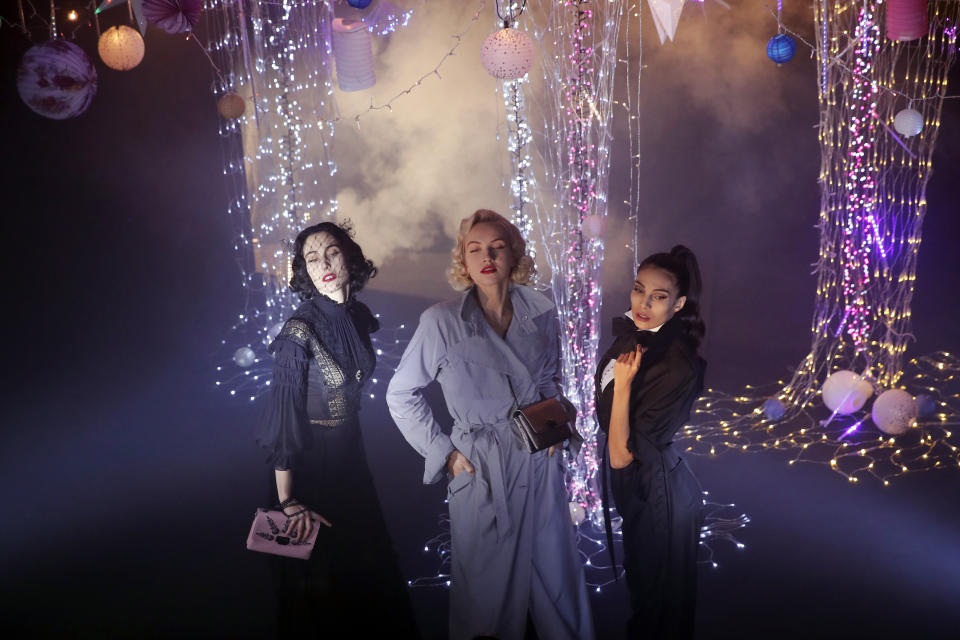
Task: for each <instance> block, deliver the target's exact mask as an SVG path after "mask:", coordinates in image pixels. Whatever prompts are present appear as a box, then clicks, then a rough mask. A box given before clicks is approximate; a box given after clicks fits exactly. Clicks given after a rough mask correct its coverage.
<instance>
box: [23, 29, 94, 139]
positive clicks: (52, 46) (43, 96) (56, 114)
mask: <svg viewBox="0 0 960 640" xmlns="http://www.w3.org/2000/svg"><path fill="white" fill-rule="evenodd" d="M96 92H97V70H96V69H95V68H94V67H93V63H92V62H90V58H88V57H87V54H85V53H84V52H83V49H81V48H80V47H78V46H77V45H75V44H73V43H72V42H66V41H65V40H56V39H55V40H48V41H47V42H44V43H43V44H38V45H36V46H34V47H30V49H28V50H27V52H26V53H25V54H24V55H23V60H21V61H20V67H19V68H18V69H17V93H19V94H20V98H21V99H22V100H23V102H24V103H25V104H26V105H27V106H28V107H30V109H32V110H33V111H34V112H36V113H38V114H40V115H41V116H43V117H45V118H52V119H54V120H66V119H67V118H75V117H77V116H78V115H80V114H81V113H83V112H84V111H86V110H87V107H89V106H90V102H91V101H92V100H93V96H94V94H95V93H96Z"/></svg>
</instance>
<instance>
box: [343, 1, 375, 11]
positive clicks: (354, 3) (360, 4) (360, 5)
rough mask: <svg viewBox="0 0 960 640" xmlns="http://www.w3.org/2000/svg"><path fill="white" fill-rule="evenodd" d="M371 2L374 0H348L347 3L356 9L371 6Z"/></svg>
mask: <svg viewBox="0 0 960 640" xmlns="http://www.w3.org/2000/svg"><path fill="white" fill-rule="evenodd" d="M371 2H373V0H347V4H349V5H350V6H351V7H353V8H354V9H366V8H367V7H369V6H370V3H371Z"/></svg>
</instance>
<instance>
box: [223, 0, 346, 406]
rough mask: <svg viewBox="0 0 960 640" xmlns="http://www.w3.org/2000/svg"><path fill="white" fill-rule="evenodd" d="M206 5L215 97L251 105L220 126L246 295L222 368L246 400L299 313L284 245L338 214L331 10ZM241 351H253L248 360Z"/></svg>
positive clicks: (312, 4)
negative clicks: (283, 328)
mask: <svg viewBox="0 0 960 640" xmlns="http://www.w3.org/2000/svg"><path fill="white" fill-rule="evenodd" d="M204 8H205V10H206V14H207V19H208V21H209V25H210V26H211V31H212V33H213V36H212V41H211V43H210V45H209V49H210V53H211V55H212V58H213V59H214V61H215V62H216V65H217V67H218V68H219V73H218V76H217V80H216V86H215V91H216V93H217V94H219V95H222V94H226V93H235V94H237V95H239V96H240V97H241V98H242V99H243V100H244V101H245V102H246V103H247V109H246V111H245V115H243V116H241V117H240V118H237V119H233V120H231V119H221V121H220V135H221V139H222V140H223V149H224V156H225V157H224V173H225V174H226V175H227V176H228V177H229V178H230V182H231V185H232V196H231V200H230V205H229V209H228V212H227V213H228V215H229V216H230V217H231V219H232V221H233V222H234V233H235V237H234V248H235V249H236V250H237V258H238V261H239V263H240V269H241V271H242V274H243V286H244V287H245V288H246V289H247V291H248V302H247V308H246V309H244V311H243V313H241V314H239V317H238V322H237V324H236V325H235V326H234V327H233V329H234V336H232V339H231V340H230V341H229V345H230V346H231V347H234V346H239V347H240V349H238V350H237V355H235V357H234V362H233V363H230V365H227V367H226V369H227V373H229V374H230V375H231V376H232V379H229V380H223V382H226V383H228V384H229V386H230V392H231V393H232V394H236V393H238V392H244V391H249V395H250V397H251V399H252V398H253V397H254V396H255V395H256V393H257V392H258V391H261V390H262V389H263V387H264V385H265V384H268V383H267V382H266V381H268V380H269V377H270V366H271V363H272V361H271V359H270V358H269V356H267V353H266V345H268V344H269V343H270V341H271V340H272V339H273V337H274V336H275V335H276V333H277V332H278V331H279V329H280V324H279V323H280V322H281V321H282V320H283V319H284V318H285V317H287V316H288V315H289V314H290V312H291V311H292V310H293V309H294V308H295V307H296V300H295V299H294V297H293V296H292V295H291V294H290V293H289V291H288V289H287V282H288V281H289V279H290V269H291V265H290V262H289V251H288V247H287V244H286V243H287V242H289V241H290V240H291V239H292V238H293V237H295V236H296V234H297V232H298V231H299V230H300V229H302V228H303V227H304V226H307V225H309V224H314V223H317V222H321V221H322V220H323V219H326V218H330V219H333V216H335V214H336V211H337V200H336V185H335V176H336V173H337V165H336V162H335V160H334V155H333V146H332V143H333V136H334V124H333V123H334V121H335V120H336V119H337V117H338V115H339V114H338V112H337V106H336V102H335V100H334V96H333V83H332V80H331V70H332V59H333V58H332V52H331V46H330V42H331V38H330V25H331V21H332V19H333V10H332V6H331V4H329V3H328V2H326V1H324V0H277V1H276V2H256V1H255V0H212V1H210V2H208V3H207V4H206V5H205V7H204ZM227 343H228V341H225V344H227ZM241 345H245V346H241ZM243 349H248V350H250V351H252V352H253V355H254V357H253V358H252V361H251V358H250V357H249V356H250V351H244V352H243V353H241V350H243ZM247 363H249V364H247ZM235 364H236V365H240V366H241V367H242V371H240V372H239V373H238V372H237V371H236V367H235V366H234V365H235ZM220 383H221V381H218V384H220Z"/></svg>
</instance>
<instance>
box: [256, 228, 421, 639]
mask: <svg viewBox="0 0 960 640" xmlns="http://www.w3.org/2000/svg"><path fill="white" fill-rule="evenodd" d="M293 252H294V254H293V277H292V278H291V280H290V288H291V290H292V291H294V292H296V293H297V294H298V295H299V296H300V299H301V300H302V301H303V302H302V304H301V305H300V306H299V307H298V308H297V310H296V311H295V312H294V313H293V315H292V316H291V317H290V318H289V319H288V320H287V321H286V322H285V323H284V325H283V329H282V330H281V331H280V334H279V335H278V336H277V338H276V339H275V340H274V341H273V343H272V344H271V345H270V352H271V353H272V354H273V356H274V358H275V365H274V376H273V381H272V383H271V386H270V394H269V398H268V400H267V403H266V406H265V407H264V412H263V414H262V416H261V419H260V422H259V425H258V429H257V442H258V444H260V446H262V447H263V448H265V449H266V450H267V451H268V452H269V463H270V465H271V466H272V467H273V472H272V474H271V478H270V499H271V500H272V502H273V503H277V504H281V505H283V510H284V513H285V514H287V516H288V518H289V529H288V530H289V532H290V535H291V537H293V538H296V539H299V540H303V539H306V538H307V537H308V536H309V535H310V533H311V531H312V530H313V528H314V527H318V528H319V531H318V535H317V540H316V543H315V546H314V549H313V553H312V554H311V556H310V559H309V560H307V561H303V560H298V559H292V558H285V557H280V556H271V557H270V562H271V570H272V574H273V581H274V590H275V592H276V596H277V634H278V637H285V638H290V637H303V636H304V635H305V636H307V637H319V636H324V637H332V636H330V634H331V633H333V634H336V633H338V632H340V631H344V630H346V629H351V628H352V629H354V630H355V631H357V632H359V631H362V632H363V634H364V635H367V634H370V635H374V634H379V633H388V634H389V637H393V638H408V637H417V632H416V625H415V622H414V618H413V614H412V611H411V609H410V603H409V597H408V595H407V593H406V588H405V583H404V582H403V579H402V576H401V573H400V570H399V568H398V566H397V561H396V557H395V556H394V553H393V550H392V548H391V544H390V537H389V534H388V532H387V528H386V524H385V522H384V519H383V515H382V513H381V510H380V502H379V500H378V498H377V492H376V489H375V488H374V484H373V478H372V477H371V474H370V469H369V466H368V465H367V458H366V454H365V452H364V446H363V439H362V437H361V432H360V425H359V420H358V418H359V411H360V397H361V391H362V388H363V385H364V383H365V382H366V381H367V380H368V379H369V378H370V376H371V375H372V374H373V370H374V366H375V364H376V356H375V353H374V350H373V346H372V344H371V340H370V334H371V333H373V332H375V331H376V330H377V329H378V328H379V324H378V322H377V320H376V318H375V317H374V316H373V314H372V313H371V312H370V309H368V308H367V306H366V305H365V304H363V303H362V302H360V301H359V300H357V299H356V297H355V296H356V293H357V292H358V291H359V290H360V289H362V288H363V286H364V284H366V282H367V280H368V279H369V278H370V277H372V276H374V275H375V274H376V268H375V267H374V266H373V263H372V262H370V261H369V260H367V259H366V258H365V257H364V255H363V251H362V250H361V248H360V246H359V245H358V244H357V243H356V242H355V241H354V240H353V238H352V237H351V232H350V229H349V227H347V226H346V225H344V226H338V225H336V224H334V223H332V222H323V223H320V224H317V225H314V226H311V227H308V228H306V229H304V230H303V231H301V232H300V234H299V235H298V236H297V239H296V241H295V242H294V247H293ZM290 633H293V634H296V635H288V634H290Z"/></svg>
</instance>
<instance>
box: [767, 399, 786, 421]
mask: <svg viewBox="0 0 960 640" xmlns="http://www.w3.org/2000/svg"><path fill="white" fill-rule="evenodd" d="M786 413H787V408H786V407H785V406H783V403H782V402H780V400H779V399H778V398H767V401H766V402H764V403H763V415H765V416H767V420H773V421H774V422H776V421H777V420H781V419H782V418H783V416H784V415H786Z"/></svg>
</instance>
